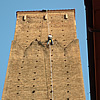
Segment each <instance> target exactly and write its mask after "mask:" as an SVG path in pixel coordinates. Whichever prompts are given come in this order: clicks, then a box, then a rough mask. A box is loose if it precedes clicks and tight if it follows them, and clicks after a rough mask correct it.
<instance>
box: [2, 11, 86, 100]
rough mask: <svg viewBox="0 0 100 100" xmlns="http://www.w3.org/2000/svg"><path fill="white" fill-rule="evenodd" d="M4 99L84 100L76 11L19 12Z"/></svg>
mask: <svg viewBox="0 0 100 100" xmlns="http://www.w3.org/2000/svg"><path fill="white" fill-rule="evenodd" d="M49 33H51V34H52V36H53V42H54V45H49V47H47V40H48V34H49ZM2 100H85V91H84V83H83V76H82V67H81V59H80V50H79V41H78V39H77V37H76V24H75V10H74V9H71V10H48V11H45V10H42V11H18V12H17V21H16V29H15V35H14V40H13V41H12V45H11V50H10V57H9V62H8V68H7V73H6V80H5V85H4V90H3V95H2Z"/></svg>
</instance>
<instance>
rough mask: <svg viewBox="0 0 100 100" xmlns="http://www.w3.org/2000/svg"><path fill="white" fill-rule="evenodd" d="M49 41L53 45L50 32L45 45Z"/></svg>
mask: <svg viewBox="0 0 100 100" xmlns="http://www.w3.org/2000/svg"><path fill="white" fill-rule="evenodd" d="M50 41H51V43H50V44H51V45H53V40H52V35H51V34H49V35H48V42H47V45H49V42H50Z"/></svg>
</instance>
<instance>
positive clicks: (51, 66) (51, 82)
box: [46, 11, 54, 100]
mask: <svg viewBox="0 0 100 100" xmlns="http://www.w3.org/2000/svg"><path fill="white" fill-rule="evenodd" d="M46 15H47V24H48V35H49V34H50V28H49V20H48V13H47V11H46ZM50 43H51V42H50ZM50 43H49V50H50V69H51V78H50V79H51V93H52V100H54V97H53V78H52V63H51V45H50Z"/></svg>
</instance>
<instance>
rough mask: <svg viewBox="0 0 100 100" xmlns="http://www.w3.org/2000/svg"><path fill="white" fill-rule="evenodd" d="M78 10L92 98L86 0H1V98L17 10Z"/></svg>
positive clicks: (81, 42) (82, 49) (83, 57)
mask: <svg viewBox="0 0 100 100" xmlns="http://www.w3.org/2000/svg"><path fill="white" fill-rule="evenodd" d="M72 8H75V10H76V11H75V12H76V31H77V38H78V39H79V45H80V53H81V61H82V70H83V77H84V86H85V94H86V100H90V90H89V75H88V74H89V73H88V56H87V40H86V39H87V33H86V15H85V6H84V0H48V1H47V0H0V100H1V97H2V92H3V87H4V81H5V76H6V71H7V65H8V60H9V54H10V47H11V42H12V40H13V38H14V32H15V25H16V11H29V10H42V9H46V10H51V9H54V10H56V9H72Z"/></svg>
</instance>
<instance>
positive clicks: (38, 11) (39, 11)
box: [16, 9, 75, 14]
mask: <svg viewBox="0 0 100 100" xmlns="http://www.w3.org/2000/svg"><path fill="white" fill-rule="evenodd" d="M58 11H60V12H61V11H64V12H66V11H74V12H75V9H59V10H45V9H43V10H33V11H16V14H18V13H34V12H35V13H36V12H37V13H41V12H58Z"/></svg>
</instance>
